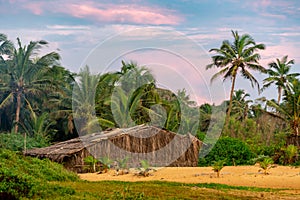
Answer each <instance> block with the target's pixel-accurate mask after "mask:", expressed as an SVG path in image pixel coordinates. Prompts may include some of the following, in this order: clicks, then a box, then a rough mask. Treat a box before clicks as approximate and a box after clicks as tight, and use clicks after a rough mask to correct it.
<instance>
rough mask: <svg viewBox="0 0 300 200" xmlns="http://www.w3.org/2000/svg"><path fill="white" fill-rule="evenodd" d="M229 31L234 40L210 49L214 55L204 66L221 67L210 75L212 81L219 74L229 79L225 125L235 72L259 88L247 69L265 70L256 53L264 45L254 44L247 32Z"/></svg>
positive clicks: (263, 47) (230, 102) (228, 113)
mask: <svg viewBox="0 0 300 200" xmlns="http://www.w3.org/2000/svg"><path fill="white" fill-rule="evenodd" d="M231 32H232V35H233V38H234V41H233V42H232V43H231V42H229V41H228V40H224V41H223V43H222V45H221V47H220V48H219V49H218V48H213V49H210V52H215V53H216V55H214V56H212V61H213V62H212V63H211V64H209V65H207V66H206V69H210V68H212V67H217V68H220V69H221V70H220V71H219V72H217V73H216V74H215V75H213V76H212V78H211V81H214V80H215V79H216V78H218V77H220V76H222V78H223V80H224V81H225V80H226V79H228V78H229V79H231V91H230V99H229V107H228V111H227V116H226V122H225V127H226V126H227V125H228V121H229V117H230V113H231V109H232V97H233V92H234V89H235V81H236V77H237V74H238V73H239V72H240V73H241V75H242V77H243V78H245V79H248V80H250V82H251V86H252V87H254V85H256V86H257V87H258V89H259V83H258V81H257V80H256V79H255V77H254V76H253V75H252V74H251V72H250V71H249V70H252V71H258V72H265V71H266V69H265V68H264V67H262V66H261V65H260V64H259V63H258V61H259V59H260V55H259V54H258V53H257V51H258V50H263V49H265V45H264V44H256V43H255V41H254V39H253V38H252V37H251V36H250V35H248V34H244V35H242V36H240V35H239V34H238V32H237V31H231Z"/></svg>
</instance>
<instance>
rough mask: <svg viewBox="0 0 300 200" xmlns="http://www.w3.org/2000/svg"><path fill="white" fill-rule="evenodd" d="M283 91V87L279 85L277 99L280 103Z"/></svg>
mask: <svg viewBox="0 0 300 200" xmlns="http://www.w3.org/2000/svg"><path fill="white" fill-rule="evenodd" d="M281 92H282V89H281V87H280V86H279V87H278V99H277V102H278V105H279V104H280V99H281Z"/></svg>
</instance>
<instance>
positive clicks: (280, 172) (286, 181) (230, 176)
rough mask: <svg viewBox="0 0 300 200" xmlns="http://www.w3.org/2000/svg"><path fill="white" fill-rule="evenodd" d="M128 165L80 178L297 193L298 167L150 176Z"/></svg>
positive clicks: (170, 171)
mask: <svg viewBox="0 0 300 200" xmlns="http://www.w3.org/2000/svg"><path fill="white" fill-rule="evenodd" d="M135 173H137V171H136V170H134V169H131V170H130V173H129V174H126V175H119V176H117V175H116V173H115V171H113V170H111V171H110V172H108V173H106V174H97V173H86V174H79V176H80V178H81V179H84V180H88V181H102V180H119V181H150V180H161V181H172V182H183V183H221V184H227V185H233V186H253V187H264V188H289V189H293V190H294V192H295V193H300V168H294V167H284V166H277V167H275V168H271V169H270V170H269V175H264V174H263V172H262V171H260V168H259V167H258V166H236V167H235V166H228V167H224V168H223V170H222V171H221V176H220V178H217V177H216V173H215V172H213V170H212V168H211V167H165V168H157V169H156V171H154V172H151V173H150V174H151V176H149V177H140V176H137V175H135Z"/></svg>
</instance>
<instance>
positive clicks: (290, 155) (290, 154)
mask: <svg viewBox="0 0 300 200" xmlns="http://www.w3.org/2000/svg"><path fill="white" fill-rule="evenodd" d="M297 154H298V148H297V147H296V146H294V145H289V146H287V148H286V149H285V156H286V160H287V163H288V164H291V163H292V162H293V159H294V157H296V156H297Z"/></svg>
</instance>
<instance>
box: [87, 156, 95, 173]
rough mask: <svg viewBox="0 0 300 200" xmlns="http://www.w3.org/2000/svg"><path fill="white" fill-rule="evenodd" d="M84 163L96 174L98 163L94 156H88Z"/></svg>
mask: <svg viewBox="0 0 300 200" xmlns="http://www.w3.org/2000/svg"><path fill="white" fill-rule="evenodd" d="M84 162H85V163H86V164H88V165H89V169H90V170H91V171H92V172H94V173H95V172H96V163H97V162H98V160H97V159H96V158H94V157H93V156H88V157H86V158H84Z"/></svg>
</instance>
